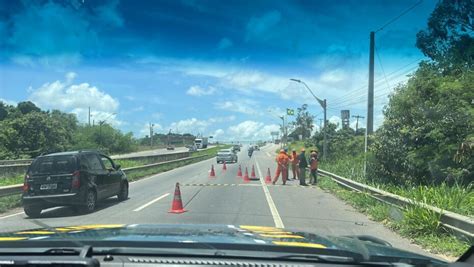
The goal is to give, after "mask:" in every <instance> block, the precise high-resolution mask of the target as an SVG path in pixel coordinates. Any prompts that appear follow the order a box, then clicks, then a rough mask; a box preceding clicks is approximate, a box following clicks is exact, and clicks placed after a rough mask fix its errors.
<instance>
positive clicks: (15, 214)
mask: <svg viewBox="0 0 474 267" xmlns="http://www.w3.org/2000/svg"><path fill="white" fill-rule="evenodd" d="M21 214H25V213H24V212H23V211H22V212H17V213H13V214H10V215H6V216H3V217H0V220H1V219H6V218H10V217H13V216H17V215H21Z"/></svg>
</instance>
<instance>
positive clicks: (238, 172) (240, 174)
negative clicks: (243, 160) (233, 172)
mask: <svg viewBox="0 0 474 267" xmlns="http://www.w3.org/2000/svg"><path fill="white" fill-rule="evenodd" d="M237 177H242V167H241V166H240V165H239V170H238V171H237Z"/></svg>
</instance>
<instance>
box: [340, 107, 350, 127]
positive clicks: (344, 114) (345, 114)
mask: <svg viewBox="0 0 474 267" xmlns="http://www.w3.org/2000/svg"><path fill="white" fill-rule="evenodd" d="M349 118H350V111H349V110H347V109H346V110H341V120H342V128H347V127H349Z"/></svg>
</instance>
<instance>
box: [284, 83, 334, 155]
mask: <svg viewBox="0 0 474 267" xmlns="http://www.w3.org/2000/svg"><path fill="white" fill-rule="evenodd" d="M290 81H294V82H297V83H302V84H303V85H304V86H305V87H306V89H307V90H308V91H309V92H310V93H311V95H312V96H313V97H314V98H315V99H316V101H318V103H319V105H321V107H322V108H323V110H324V128H323V135H324V142H323V160H326V158H327V154H328V140H327V100H326V99H324V100H323V99H320V98H319V97H317V96H316V95H315V94H314V93H313V91H311V89H310V88H309V86H308V85H307V84H306V83H305V82H303V81H301V80H298V79H290Z"/></svg>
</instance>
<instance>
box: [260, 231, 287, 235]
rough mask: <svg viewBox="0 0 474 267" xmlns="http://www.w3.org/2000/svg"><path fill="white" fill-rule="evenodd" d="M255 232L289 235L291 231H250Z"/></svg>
mask: <svg viewBox="0 0 474 267" xmlns="http://www.w3.org/2000/svg"><path fill="white" fill-rule="evenodd" d="M252 232H253V233H256V234H267V235H291V234H293V232H283V231H252Z"/></svg>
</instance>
